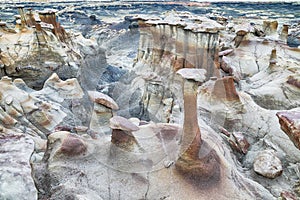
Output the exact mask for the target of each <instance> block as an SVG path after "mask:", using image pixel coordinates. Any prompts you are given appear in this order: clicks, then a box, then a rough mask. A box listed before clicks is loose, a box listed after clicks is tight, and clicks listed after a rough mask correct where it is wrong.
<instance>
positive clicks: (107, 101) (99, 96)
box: [88, 91, 119, 110]
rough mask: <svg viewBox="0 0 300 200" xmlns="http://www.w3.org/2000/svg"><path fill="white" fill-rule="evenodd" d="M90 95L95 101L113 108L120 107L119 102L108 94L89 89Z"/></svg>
mask: <svg viewBox="0 0 300 200" xmlns="http://www.w3.org/2000/svg"><path fill="white" fill-rule="evenodd" d="M88 95H89V97H90V99H91V100H92V101H93V102H95V103H98V104H101V105H104V106H106V107H108V108H111V109H113V110H118V109H119V106H118V104H117V103H116V102H115V101H114V100H113V99H112V98H111V97H109V96H108V95H106V94H103V93H101V92H97V91H88Z"/></svg>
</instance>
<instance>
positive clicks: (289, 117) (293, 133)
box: [276, 111, 300, 149]
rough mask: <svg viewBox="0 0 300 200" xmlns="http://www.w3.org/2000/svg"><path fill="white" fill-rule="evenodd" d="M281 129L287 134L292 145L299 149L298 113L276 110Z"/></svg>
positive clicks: (299, 117) (299, 115)
mask: <svg viewBox="0 0 300 200" xmlns="http://www.w3.org/2000/svg"><path fill="white" fill-rule="evenodd" d="M276 115H277V117H278V119H279V123H280V126H281V129H282V130H283V131H284V132H285V133H286V134H287V135H288V136H289V138H290V139H291V140H292V142H293V143H294V145H295V146H296V147H297V148H298V149H300V113H299V112H297V111H294V112H293V111H286V112H284V111H282V112H278V113H277V114H276Z"/></svg>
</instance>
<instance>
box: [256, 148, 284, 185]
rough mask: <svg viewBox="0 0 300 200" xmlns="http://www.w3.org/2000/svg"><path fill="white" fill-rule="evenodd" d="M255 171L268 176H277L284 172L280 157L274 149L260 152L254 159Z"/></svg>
mask: <svg viewBox="0 0 300 200" xmlns="http://www.w3.org/2000/svg"><path fill="white" fill-rule="evenodd" d="M253 167H254V171H255V172H256V173H258V174H260V175H262V176H264V177H266V178H271V179H273V178H276V177H278V176H280V175H281V174H282V164H281V161H280V159H279V158H278V157H277V156H276V155H275V153H274V151H272V150H265V151H262V152H260V153H259V154H258V155H257V157H256V158H255V160H254V164H253Z"/></svg>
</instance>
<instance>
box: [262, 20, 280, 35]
mask: <svg viewBox="0 0 300 200" xmlns="http://www.w3.org/2000/svg"><path fill="white" fill-rule="evenodd" d="M277 27H278V22H277V21H264V22H263V31H264V32H265V33H266V35H273V34H275V33H276V31H277Z"/></svg>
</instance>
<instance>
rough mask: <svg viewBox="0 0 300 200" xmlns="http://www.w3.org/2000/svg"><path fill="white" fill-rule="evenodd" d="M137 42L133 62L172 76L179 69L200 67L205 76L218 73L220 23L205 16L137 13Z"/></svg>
mask: <svg viewBox="0 0 300 200" xmlns="http://www.w3.org/2000/svg"><path fill="white" fill-rule="evenodd" d="M134 19H137V20H138V23H139V29H140V42H139V50H138V55H137V64H136V65H145V66H144V67H143V70H150V71H152V72H156V73H157V74H160V75H161V76H166V77H168V76H171V74H172V72H173V71H177V70H179V69H181V68H200V69H205V70H206V71H207V77H208V78H209V77H212V76H219V72H218V68H219V63H218V51H219V47H218V44H219V30H221V29H223V26H221V25H220V24H218V23H216V22H215V21H213V20H210V19H208V18H205V17H195V16H191V15H189V14H187V13H172V12H170V13H168V14H167V15H166V16H165V18H164V19H157V18H151V17H147V16H145V17H144V18H143V16H136V17H134Z"/></svg>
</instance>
